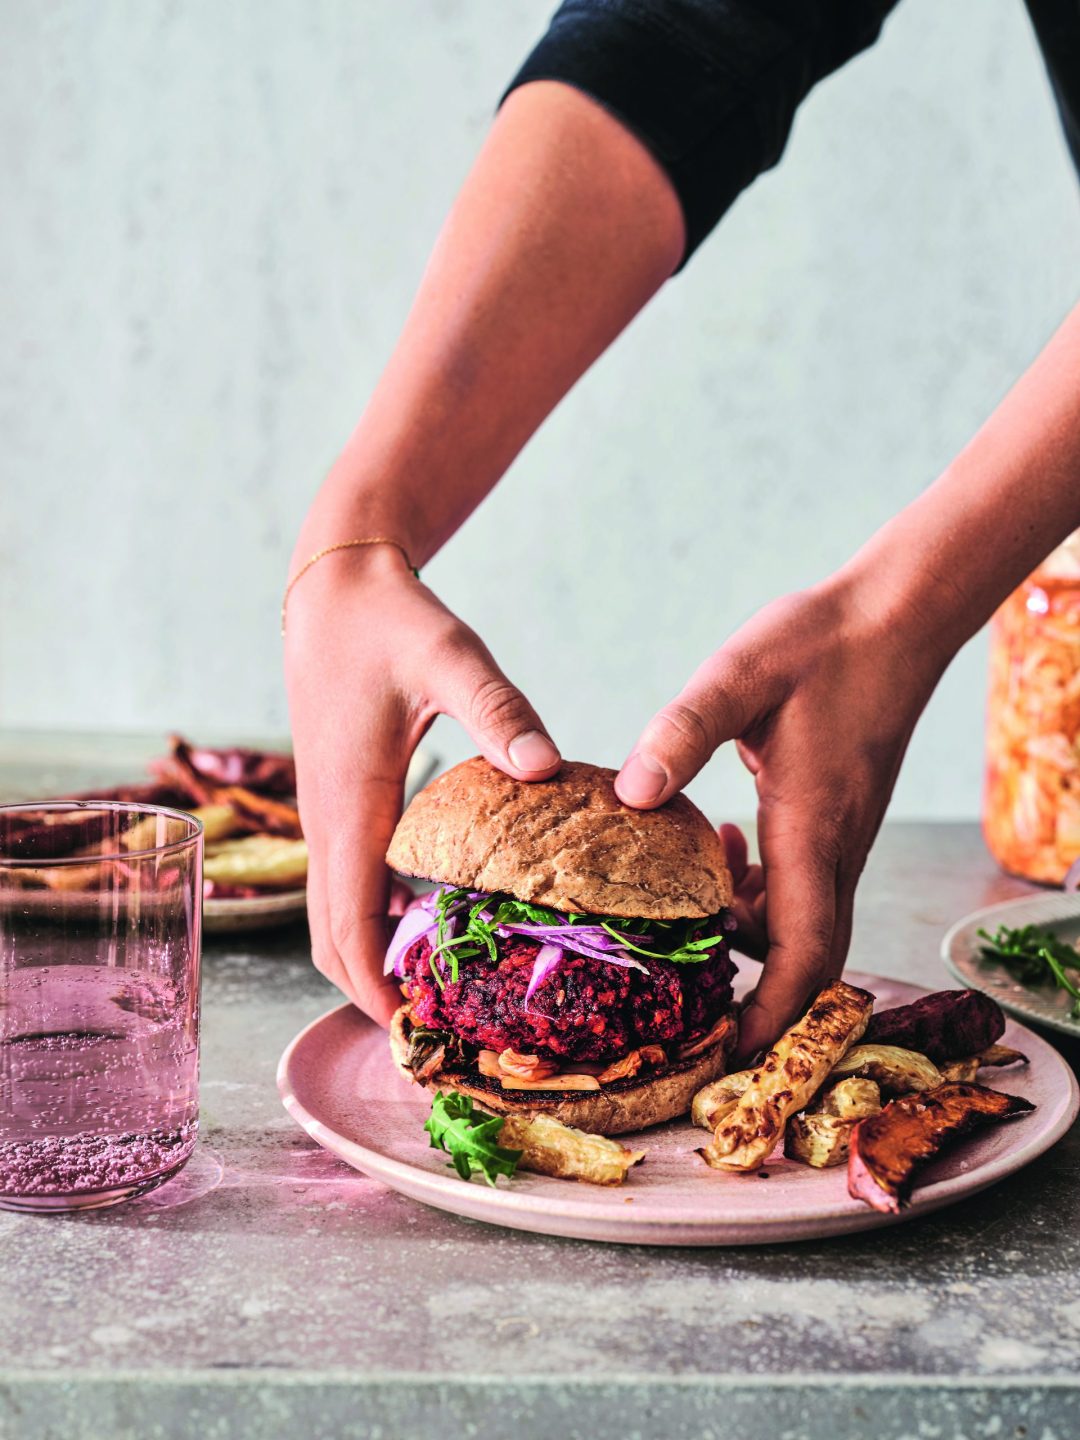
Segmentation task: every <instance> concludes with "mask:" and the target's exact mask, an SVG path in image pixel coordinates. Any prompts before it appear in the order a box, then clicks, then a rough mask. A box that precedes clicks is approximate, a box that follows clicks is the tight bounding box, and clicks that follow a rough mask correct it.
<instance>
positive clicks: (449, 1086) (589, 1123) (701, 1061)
mask: <svg viewBox="0 0 1080 1440" xmlns="http://www.w3.org/2000/svg"><path fill="white" fill-rule="evenodd" d="M724 1020H725V1022H726V1023H720V1024H718V1025H717V1026H716V1027H715V1028H714V1030H713V1032H712V1034H711V1036H710V1044H709V1045H708V1047H707V1048H706V1049H704V1050H703V1051H702V1052H701V1053H700V1054H698V1055H694V1056H691V1057H688V1058H687V1059H685V1060H678V1059H676V1060H672V1061H671V1063H670V1065H669V1066H668V1067H667V1069H665V1070H662V1071H660V1072H659V1073H658V1074H655V1075H648V1076H645V1077H642V1076H640V1075H633V1076H630V1077H628V1078H627V1079H625V1080H613V1081H611V1083H610V1084H607V1085H604V1086H602V1087H601V1088H600V1089H599V1090H504V1089H503V1088H502V1086H501V1085H500V1083H499V1081H498V1080H497V1079H494V1078H492V1077H491V1076H488V1075H481V1073H480V1071H479V1070H478V1069H477V1068H476V1066H475V1065H453V1064H450V1065H447V1066H446V1067H445V1068H444V1069H441V1070H437V1071H436V1072H435V1074H434V1075H431V1076H428V1078H427V1079H426V1080H424V1081H423V1082H420V1083H422V1084H423V1085H424V1086H425V1088H426V1089H428V1090H456V1091H457V1093H458V1094H459V1095H468V1096H470V1097H471V1098H472V1099H473V1100H474V1101H475V1103H476V1104H477V1105H479V1107H480V1108H481V1110H486V1111H487V1112H488V1113H489V1114H491V1115H529V1116H532V1115H550V1116H551V1117H552V1118H553V1119H555V1120H561V1121H562V1123H563V1124H564V1125H573V1126H574V1127H575V1129H578V1130H587V1131H589V1133H590V1134H593V1135H627V1134H629V1133H630V1132H631V1131H634V1130H644V1129H647V1127H648V1126H650V1125H662V1124H663V1123H664V1121H665V1120H676V1119H678V1118H679V1116H681V1115H685V1114H686V1113H687V1111H688V1110H689V1109H690V1104H691V1102H692V1100H693V1098H694V1096H695V1095H696V1094H697V1092H698V1091H699V1090H700V1089H701V1087H702V1086H703V1085H708V1084H709V1083H710V1081H712V1080H718V1079H719V1078H720V1076H721V1075H723V1074H724V1073H725V1071H726V1069H727V1061H728V1056H729V1055H730V1053H731V1051H732V1050H733V1049H734V1046H735V1039H736V1035H737V1033H738V1023H737V1021H736V1019H735V1014H734V1011H732V1012H731V1013H729V1014H728V1015H727V1016H726V1017H724ZM410 1029H411V1023H410V1021H409V1007H408V1006H407V1005H402V1006H401V1008H400V1009H399V1010H398V1011H396V1013H395V1015H394V1018H393V1020H391V1022H390V1052H391V1054H392V1055H393V1057H394V1061H395V1063H396V1064H397V1066H398V1068H399V1069H400V1070H401V1072H402V1074H403V1075H404V1076H405V1077H406V1079H409V1080H414V1081H415V1080H416V1077H415V1076H414V1075H413V1073H412V1071H411V1070H410V1069H409V1067H408V1064H407V1063H406V1057H407V1055H408V1052H409V1032H410Z"/></svg>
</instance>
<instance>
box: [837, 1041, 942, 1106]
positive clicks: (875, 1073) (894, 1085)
mask: <svg viewBox="0 0 1080 1440" xmlns="http://www.w3.org/2000/svg"><path fill="white" fill-rule="evenodd" d="M832 1073H833V1075H836V1076H841V1077H842V1076H845V1075H864V1076H866V1078H867V1079H869V1080H874V1081H876V1082H877V1084H878V1085H880V1086H881V1088H882V1089H883V1090H887V1091H889V1092H890V1093H891V1094H893V1095H910V1094H911V1093H912V1092H913V1091H916V1090H933V1088H934V1086H935V1085H940V1084H941V1072H940V1071H939V1070H938V1068H937V1066H936V1065H935V1064H934V1062H933V1061H932V1060H928V1059H927V1058H926V1056H925V1055H920V1054H918V1053H917V1052H916V1051H915V1050H902V1049H901V1048H900V1046H899V1045H853V1046H852V1047H851V1049H850V1050H849V1051H848V1053H847V1054H846V1055H845V1056H844V1058H843V1059H842V1060H841V1061H840V1062H839V1063H838V1064H836V1065H834V1066H833V1070H832Z"/></svg>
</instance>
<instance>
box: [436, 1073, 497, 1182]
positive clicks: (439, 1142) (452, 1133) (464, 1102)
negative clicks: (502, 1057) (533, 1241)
mask: <svg viewBox="0 0 1080 1440" xmlns="http://www.w3.org/2000/svg"><path fill="white" fill-rule="evenodd" d="M502 1127H503V1121H502V1116H500V1115H485V1114H484V1113H483V1112H482V1111H478V1110H475V1109H474V1107H473V1102H472V1100H471V1099H470V1098H469V1096H467V1095H458V1094H457V1093H456V1092H455V1091H451V1092H450V1093H449V1094H448V1095H444V1094H443V1093H442V1091H441V1090H439V1091H436V1094H435V1099H434V1100H433V1101H432V1102H431V1115H430V1116H429V1118H428V1121H427V1123H426V1125H425V1126H424V1129H425V1130H426V1131H427V1132H428V1134H429V1135H430V1136H431V1145H432V1149H435V1150H445V1151H446V1153H447V1154H448V1155H449V1156H450V1163H451V1165H453V1167H454V1169H455V1170H456V1171H457V1173H458V1174H459V1175H460V1176H461V1178H462V1179H463V1180H471V1179H472V1175H473V1171H474V1170H479V1172H480V1174H481V1175H483V1177H484V1179H485V1180H486V1181H487V1183H488V1184H489V1185H494V1184H495V1181H496V1180H497V1179H498V1177H499V1176H500V1175H505V1176H506V1177H507V1179H510V1177H511V1176H512V1175H513V1174H514V1171H515V1170H516V1169H517V1167H518V1161H519V1160H520V1159H521V1151H520V1150H508V1149H507V1148H506V1146H504V1145H500V1144H499V1132H500V1131H501V1130H502Z"/></svg>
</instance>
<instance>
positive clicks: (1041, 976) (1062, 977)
mask: <svg viewBox="0 0 1080 1440" xmlns="http://www.w3.org/2000/svg"><path fill="white" fill-rule="evenodd" d="M979 935H980V936H981V937H982V939H983V940H986V941H987V942H988V943H987V944H986V945H984V946H983V947H982V953H983V955H984V956H986V958H987V959H989V960H1000V962H1001V963H1002V964H1003V965H1004V966H1005V968H1006V969H1007V970H1008V971H1010V973H1011V974H1013V975H1015V976H1016V978H1017V980H1020V981H1022V982H1023V983H1024V984H1031V983H1032V982H1034V983H1035V984H1040V983H1041V984H1046V983H1047V982H1051V983H1052V984H1054V985H1056V986H1057V987H1058V988H1059V989H1061V990H1066V991H1068V993H1069V994H1070V995H1071V996H1072V998H1073V1003H1072V1007H1071V1009H1070V1011H1069V1014H1070V1016H1071V1017H1072V1019H1074V1020H1080V986H1078V985H1077V983H1076V981H1075V979H1073V978H1072V976H1070V974H1069V973H1068V972H1069V971H1073V972H1080V954H1077V952H1076V950H1074V949H1073V947H1072V946H1071V945H1070V944H1069V943H1068V942H1067V941H1065V940H1062V939H1061V938H1060V937H1059V936H1058V935H1057V933H1056V932H1055V931H1053V930H1052V929H1051V928H1050V926H1049V925H1023V926H1021V927H1020V928H1019V929H1015V930H1014V929H1011V928H1010V927H1009V926H1008V925H999V926H998V930H997V934H996V935H990V934H988V933H987V931H985V930H980V931H979Z"/></svg>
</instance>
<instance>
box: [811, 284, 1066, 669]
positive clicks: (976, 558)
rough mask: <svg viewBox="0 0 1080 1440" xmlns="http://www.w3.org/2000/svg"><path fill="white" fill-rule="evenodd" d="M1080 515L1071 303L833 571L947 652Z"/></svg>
mask: <svg viewBox="0 0 1080 1440" xmlns="http://www.w3.org/2000/svg"><path fill="white" fill-rule="evenodd" d="M1078 527H1080V305H1078V306H1077V307H1076V308H1075V309H1074V310H1073V311H1072V313H1071V314H1070V315H1069V317H1068V318H1067V319H1066V321H1065V323H1064V324H1063V325H1062V326H1061V328H1060V330H1058V332H1057V334H1056V335H1055V336H1054V337H1053V339H1052V340H1051V341H1050V343H1049V344H1048V345H1047V346H1046V348H1045V349H1044V350H1043V352H1042V353H1041V355H1040V356H1039V357H1038V359H1037V360H1036V361H1035V363H1034V364H1033V365H1032V366H1031V368H1030V369H1029V370H1028V371H1027V373H1026V374H1025V375H1024V376H1023V377H1022V378H1021V380H1020V381H1019V382H1018V383H1017V384H1016V385H1015V386H1014V387H1013V389H1012V390H1011V391H1010V392H1009V394H1008V395H1007V396H1006V398H1005V400H1004V401H1003V402H1002V403H1001V405H1000V406H999V407H998V408H997V410H996V411H995V412H994V414H993V415H992V416H991V417H990V419H989V420H987V422H986V424H985V425H983V427H982V429H981V430H979V432H978V433H977V434H976V436H975V438H974V439H973V440H972V441H971V442H970V444H969V445H967V446H966V447H965V449H964V450H963V451H961V453H960V454H959V455H958V456H957V458H956V459H955V460H954V461H953V463H952V464H951V465H950V466H949V467H948V469H947V470H946V471H945V473H944V474H943V475H942V476H941V478H940V479H939V480H938V481H936V483H935V484H933V485H932V486H930V488H929V489H928V490H926V491H925V492H924V493H923V494H922V495H920V496H919V498H918V499H917V500H915V501H914V502H913V503H912V504H911V505H909V506H908V507H907V508H906V509H905V510H903V511H901V513H900V514H899V515H897V516H896V517H895V519H893V520H891V521H890V522H889V523H888V524H887V525H885V526H883V527H882V529H881V530H879V531H878V533H877V534H876V535H874V536H873V538H872V539H871V540H870V541H869V542H868V543H867V544H866V545H865V546H864V547H863V548H862V550H860V551H859V553H858V554H857V555H856V556H855V557H854V559H853V560H852V561H851V562H850V564H849V565H848V566H846V567H845V568H844V570H843V571H841V572H840V575H839V576H838V577H837V579H838V580H840V581H841V583H848V582H854V584H855V586H856V588H858V589H861V590H862V592H863V593H864V594H865V595H867V596H868V597H870V598H868V599H867V600H866V602H865V603H866V605H867V606H868V607H869V608H871V609H876V610H877V611H878V612H879V613H880V614H881V615H882V616H883V617H884V618H885V620H886V623H888V624H890V625H891V624H898V625H900V626H901V627H902V628H903V627H905V626H906V628H907V629H909V630H911V631H912V636H911V638H912V639H916V638H917V639H918V640H919V641H921V642H922V643H923V644H924V645H925V647H926V649H927V654H928V656H929V657H930V658H931V659H932V661H933V662H934V663H936V664H939V665H940V666H944V665H945V664H947V663H948V661H949V659H951V658H952V656H953V655H954V654H955V653H956V651H957V650H958V649H959V648H960V646H961V645H963V644H964V643H965V641H967V640H969V639H970V638H971V636H972V635H974V634H975V632H976V631H977V630H978V629H979V628H980V627H981V626H982V625H983V624H984V623H985V622H986V621H987V620H988V619H989V618H990V616H991V615H992V614H993V612H994V610H995V609H996V608H997V607H998V605H1000V604H1001V602H1002V600H1004V599H1005V597H1006V596H1007V595H1008V594H1009V593H1010V592H1011V591H1012V590H1013V589H1014V588H1015V587H1016V586H1017V585H1018V584H1019V583H1020V581H1021V580H1022V579H1023V578H1024V576H1025V575H1027V574H1029V573H1030V572H1031V571H1032V570H1033V569H1034V568H1035V567H1036V566H1037V565H1038V564H1039V562H1040V561H1041V560H1042V559H1044V558H1045V556H1046V555H1048V554H1049V553H1050V551H1051V550H1053V549H1054V547H1055V546H1056V545H1058V544H1060V542H1061V541H1062V540H1064V539H1065V537H1066V536H1067V535H1069V534H1070V533H1071V532H1072V531H1073V530H1075V529H1077V528H1078Z"/></svg>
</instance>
